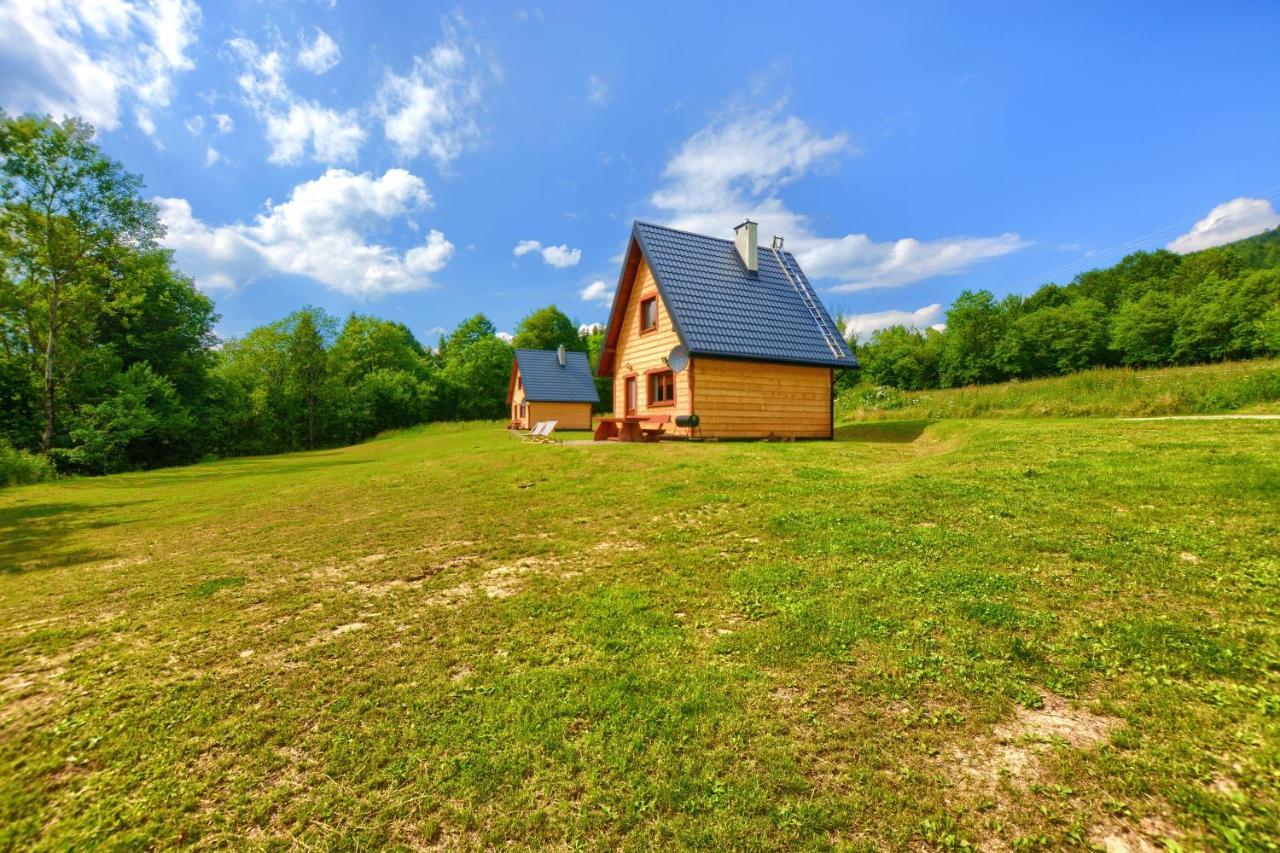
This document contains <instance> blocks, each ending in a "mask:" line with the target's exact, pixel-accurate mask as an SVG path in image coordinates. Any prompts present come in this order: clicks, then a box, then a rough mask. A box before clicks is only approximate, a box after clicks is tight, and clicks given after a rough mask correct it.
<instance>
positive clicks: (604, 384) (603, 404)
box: [582, 329, 613, 412]
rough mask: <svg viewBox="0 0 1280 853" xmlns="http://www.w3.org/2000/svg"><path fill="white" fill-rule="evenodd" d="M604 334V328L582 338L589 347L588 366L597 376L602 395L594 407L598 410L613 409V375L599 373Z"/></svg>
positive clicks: (597, 386) (598, 387)
mask: <svg viewBox="0 0 1280 853" xmlns="http://www.w3.org/2000/svg"><path fill="white" fill-rule="evenodd" d="M604 335H605V333H604V330H603V329H601V330H600V331H598V332H592V333H590V334H588V335H585V336H583V338H582V341H583V343H584V344H585V345H586V349H587V366H588V367H590V368H591V375H592V376H593V377H595V383H596V394H598V395H599V396H600V400H599V402H597V403H596V404H595V406H593V407H592V408H593V409H594V410H595V411H596V412H610V411H613V377H612V376H599V375H598V372H599V370H600V356H601V354H602V353H603V352H604Z"/></svg>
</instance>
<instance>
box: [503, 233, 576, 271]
mask: <svg viewBox="0 0 1280 853" xmlns="http://www.w3.org/2000/svg"><path fill="white" fill-rule="evenodd" d="M530 252H537V253H538V254H540V255H542V260H543V263H545V264H547V265H548V266H553V267H555V268H556V269H565V268H566V267H576V266H577V265H578V261H580V260H582V250H581V249H570V248H569V247H568V246H567V245H560V246H543V245H542V243H541V242H539V241H538V240H521V241H520V242H519V243H516V247H515V249H513V250H512V253H513V254H514V255H515V256H516V257H517V258H518V257H521V256H522V255H527V254H529V253H530Z"/></svg>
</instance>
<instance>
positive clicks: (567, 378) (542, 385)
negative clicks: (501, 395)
mask: <svg viewBox="0 0 1280 853" xmlns="http://www.w3.org/2000/svg"><path fill="white" fill-rule="evenodd" d="M564 357H565V358H564V367H561V366H560V360H559V359H558V358H557V357H556V351H555V350H545V349H518V350H516V364H517V365H519V367H520V380H521V381H522V382H523V383H524V396H525V398H526V399H528V400H529V401H530V402H532V403H598V402H599V401H600V395H599V394H598V393H596V383H595V380H593V379H592V378H591V369H590V367H588V365H587V354H586V353H585V352H566V353H565V354H564Z"/></svg>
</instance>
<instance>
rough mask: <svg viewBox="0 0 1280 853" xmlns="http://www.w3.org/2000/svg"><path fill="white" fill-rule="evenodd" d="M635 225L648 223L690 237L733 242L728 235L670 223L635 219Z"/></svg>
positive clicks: (652, 226)
mask: <svg viewBox="0 0 1280 853" xmlns="http://www.w3.org/2000/svg"><path fill="white" fill-rule="evenodd" d="M633 224H635V225H647V226H649V227H650V228H661V229H662V230H663V231H674V232H676V233H677V234H688V235H689V236H690V237H701V238H702V239H703V240H715V241H716V242H717V243H733V241H732V240H730V239H728V238H727V237H712V236H711V235H710V234H699V233H698V232H697V231H689V230H688V229H685V228H672V227H671V226H670V225H660V224H659V223H657V222H646V221H644V220H643V219H636V220H633Z"/></svg>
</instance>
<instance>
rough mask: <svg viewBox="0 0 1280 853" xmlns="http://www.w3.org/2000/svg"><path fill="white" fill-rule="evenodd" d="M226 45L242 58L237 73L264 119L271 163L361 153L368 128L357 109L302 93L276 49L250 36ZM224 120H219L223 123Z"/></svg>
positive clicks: (333, 159) (340, 159)
mask: <svg viewBox="0 0 1280 853" xmlns="http://www.w3.org/2000/svg"><path fill="white" fill-rule="evenodd" d="M227 47H229V48H230V49H231V52H232V53H233V54H234V55H235V57H236V58H237V59H238V60H239V62H240V65H241V72H240V74H239V75H238V76H237V77H236V83H237V84H238V85H239V86H240V90H241V93H242V94H243V96H244V102H245V105H246V106H248V107H249V108H250V109H251V110H252V111H253V112H254V114H256V115H257V116H258V118H259V119H260V120H261V121H262V122H263V124H264V125H265V127H266V135H267V141H268V142H269V143H270V144H271V154H270V155H269V156H268V158H267V159H269V160H270V161H271V162H272V163H276V164H282V165H283V164H287V165H291V164H295V163H299V162H301V161H302V160H303V159H304V158H308V157H309V158H310V159H312V160H315V161H317V162H319V163H325V164H334V163H349V162H352V161H354V160H355V159H356V157H357V155H358V154H359V153H360V146H361V145H362V144H363V143H364V140H365V131H364V128H363V127H362V126H361V124H360V118H359V115H358V113H357V111H356V110H354V109H351V110H343V111H340V110H335V109H332V108H330V107H325V106H322V105H321V104H319V103H317V102H316V101H313V100H307V99H304V98H300V97H298V96H297V95H296V94H295V93H294V92H293V90H292V89H290V88H289V85H288V84H287V83H286V82H285V79H284V74H285V61H284V57H283V55H282V54H281V53H280V51H279V50H277V49H272V50H263V49H262V48H261V47H259V45H258V44H257V43H255V42H254V41H252V40H250V39H247V38H243V37H241V38H234V39H232V40H231V41H229V42H227ZM219 126H221V123H220V125H219Z"/></svg>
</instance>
